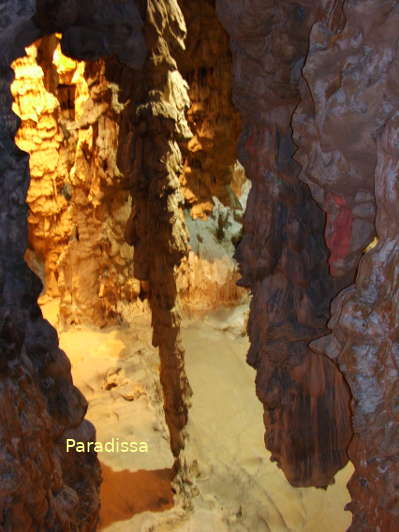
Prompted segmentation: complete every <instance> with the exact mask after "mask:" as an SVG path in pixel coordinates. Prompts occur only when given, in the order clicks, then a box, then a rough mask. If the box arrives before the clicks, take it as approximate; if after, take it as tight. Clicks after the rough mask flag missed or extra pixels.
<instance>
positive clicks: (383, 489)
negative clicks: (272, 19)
mask: <svg viewBox="0 0 399 532" xmlns="http://www.w3.org/2000/svg"><path fill="white" fill-rule="evenodd" d="M341 4H342V3H337V5H336V10H335V21H338V22H339V23H335V24H334V20H332V19H331V17H328V13H327V14H326V15H325V16H323V17H322V18H321V20H320V21H319V22H318V23H317V24H316V25H315V26H314V27H313V29H312V32H311V36H310V49H309V55H308V58H307V61H306V65H305V68H304V77H305V80H306V83H303V84H302V104H301V106H300V107H299V108H298V110H297V112H296V114H295V117H294V131H295V139H296V142H297V143H298V145H299V148H300V149H299V151H298V154H297V156H296V157H297V158H298V160H300V161H301V163H302V164H303V171H302V173H301V178H302V179H303V180H304V181H306V182H307V183H309V186H310V187H311V190H312V193H313V195H314V197H315V198H316V199H317V201H318V202H319V204H320V205H321V207H322V208H323V210H324V211H325V212H326V215H327V225H326V242H327V245H328V247H329V249H330V260H329V262H330V268H331V271H332V273H333V274H334V275H336V276H339V275H343V274H345V273H346V272H349V271H353V270H354V269H355V268H356V267H358V269H357V275H356V282H355V284H354V285H352V286H350V287H349V288H347V289H346V290H344V291H343V292H341V293H340V294H339V296H338V297H337V298H336V299H335V300H334V302H333V304H332V308H331V310H332V317H331V320H330V322H329V328H330V329H331V331H332V334H331V335H329V336H327V337H324V338H322V339H321V340H319V341H317V342H314V343H313V344H312V347H313V348H314V349H315V350H317V351H318V352H321V353H325V354H326V355H328V356H329V357H331V358H332V359H335V360H336V361H337V362H338V364H339V367H340V369H341V370H342V372H343V374H344V376H345V378H346V380H347V382H348V383H349V385H350V389H351V392H352V395H353V400H352V411H353V430H354V438H353V440H352V442H351V445H350V447H349V456H350V458H351V460H352V462H353V464H354V466H355V474H354V475H353V477H352V479H351V481H350V483H349V489H350V493H351V496H352V503H351V504H350V505H349V507H350V509H351V511H352V512H353V522H352V526H351V528H350V530H353V532H355V531H356V532H358V531H360V532H363V531H364V532H365V531H369V530H381V531H394V530H397V529H398V526H399V490H398V475H399V467H398V457H399V452H398V441H399V439H398V434H399V433H398V430H399V424H398V423H399V420H398V407H397V398H398V391H399V388H398V382H399V381H398V359H397V343H396V339H397V330H398V324H397V318H396V314H397V311H396V299H397V294H396V292H397V288H396V286H397V280H396V264H397V260H398V259H397V256H398V241H397V216H396V205H397V201H398V193H397V188H398V126H399V122H398V115H397V109H398V104H399V100H398V98H399V92H398V86H397V77H398V68H397V47H396V41H397V35H398V22H399V10H398V6H397V3H396V2H392V1H386V2H377V1H370V2H364V3H359V2H354V1H347V2H345V4H344V8H345V9H344V11H343V10H342V5H341ZM375 212H376V216H375ZM374 222H375V223H374ZM375 234H376V235H377V238H378V244H377V245H376V246H374V247H372V246H369V248H368V251H367V252H366V253H365V254H363V251H364V248H365V247H366V245H367V244H369V243H370V241H371V240H372V238H373V236H374V235H375ZM375 243H376V242H374V243H373V245H374V244H375ZM359 260H360V262H359Z"/></svg>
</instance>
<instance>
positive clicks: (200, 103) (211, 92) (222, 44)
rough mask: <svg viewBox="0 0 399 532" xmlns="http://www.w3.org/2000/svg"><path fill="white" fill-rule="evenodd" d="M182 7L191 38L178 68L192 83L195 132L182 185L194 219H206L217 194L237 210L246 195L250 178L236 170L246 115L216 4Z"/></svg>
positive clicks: (191, 116) (184, 4)
mask: <svg viewBox="0 0 399 532" xmlns="http://www.w3.org/2000/svg"><path fill="white" fill-rule="evenodd" d="M181 6H182V12H183V15H184V19H185V23H186V25H187V37H186V39H185V50H184V51H183V53H180V54H178V68H179V71H180V72H181V74H182V76H183V77H184V79H185V80H186V81H187V82H188V84H189V91H188V94H189V97H190V107H189V109H188V112H187V120H188V124H189V126H190V128H191V131H192V133H193V135H192V137H191V138H190V139H189V141H188V142H187V143H186V144H185V145H183V146H182V152H183V158H184V167H183V173H182V175H181V183H182V186H183V194H184V198H185V200H186V204H187V205H188V206H190V207H191V214H192V216H193V217H194V218H206V217H207V216H208V215H209V214H210V213H211V212H212V209H213V199H212V198H213V197H214V196H216V197H217V198H218V199H219V200H220V201H221V202H222V203H223V204H225V205H228V206H230V207H232V208H235V207H236V201H237V199H236V198H237V196H239V195H240V194H241V187H242V185H243V181H244V179H245V175H244V174H240V173H239V172H237V171H236V167H235V163H236V159H237V140H238V135H239V132H240V117H239V113H238V112H237V110H236V109H235V107H234V106H233V103H232V98H231V88H232V83H231V80H232V68H231V66H232V59H231V51H230V46H229V38H228V34H227V33H226V31H225V30H224V28H223V26H222V25H221V23H220V21H219V19H218V17H217V15H216V12H215V2H214V0H202V1H201V2H187V1H182V2H181ZM243 178H244V179H243Z"/></svg>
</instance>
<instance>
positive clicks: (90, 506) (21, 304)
mask: <svg viewBox="0 0 399 532" xmlns="http://www.w3.org/2000/svg"><path fill="white" fill-rule="evenodd" d="M47 4H48V3H47ZM72 4H73V5H72ZM93 4H95V2H94V3H91V6H92V5H93ZM107 5H108V8H107V9H105V10H104V12H103V13H100V15H102V14H104V16H105V17H107V16H108V15H109V14H110V6H111V5H113V7H114V8H115V7H117V8H118V9H119V11H118V12H119V15H121V14H122V15H123V13H124V10H125V9H126V8H127V4H126V3H124V7H123V6H121V5H120V3H119V2H118V3H116V2H107ZM132 6H133V9H134V10H135V6H134V4H130V5H129V7H130V8H131V7H132ZM35 7H36V6H35V3H34V2H31V1H30V0H6V1H5V2H2V4H1V6H0V50H1V52H0V72H1V76H0V101H1V107H0V144H1V150H0V151H1V156H0V166H1V180H0V219H1V227H2V230H1V233H0V294H1V298H0V339H1V346H2V349H1V355H0V395H1V404H2V414H1V421H0V440H1V441H0V449H1V451H0V470H1V475H0V494H1V495H0V510H1V511H0V516H1V517H0V527H1V528H2V529H4V530H26V531H37V530H82V531H91V530H95V529H96V525H97V520H98V507H99V499H98V489H99V482H100V473H99V467H98V462H97V458H96V456H95V454H92V453H89V454H87V453H84V454H81V455H78V454H76V453H71V454H66V452H65V439H66V438H67V437H74V438H75V439H79V440H83V441H85V440H86V441H87V440H93V439H95V434H94V428H93V427H92V426H91V425H90V424H89V423H88V422H86V421H84V415H85V413H86V408H87V405H86V401H85V399H84V398H83V397H82V395H81V394H80V392H79V391H78V390H77V389H76V388H75V387H74V386H73V383H72V379H71V372H70V365H69V362H68V359H67V358H66V356H65V354H64V353H63V352H62V351H61V350H60V349H59V347H58V339H57V334H56V332H55V330H54V329H53V328H52V327H51V326H50V325H49V323H48V322H47V321H45V320H43V318H42V314H41V311H40V309H39V307H38V304H37V298H38V296H39V294H40V291H41V283H40V281H39V279H38V277H37V276H36V275H35V274H33V272H32V271H31V270H30V269H29V268H28V266H27V265H26V263H25V260H24V255H25V251H26V248H27V246H28V226H27V218H28V208H27V204H26V195H27V192H28V186H29V164H28V156H27V154H26V153H24V152H22V151H21V150H20V149H18V148H17V147H16V145H15V143H14V137H15V135H16V132H17V130H18V126H19V120H18V118H17V116H16V115H15V114H14V113H13V111H12V103H13V99H12V94H11V91H10V86H11V83H12V82H13V79H14V72H13V70H12V69H11V67H10V65H11V62H12V61H14V60H15V59H17V58H18V57H21V56H23V55H24V53H25V52H24V49H25V47H26V46H29V45H30V44H31V43H32V42H34V41H35V40H37V39H38V38H40V37H41V36H43V34H45V33H53V32H54V31H62V30H63V29H65V28H69V29H70V30H71V31H72V34H75V36H77V32H76V26H75V29H72V28H73V23H74V22H76V21H77V11H78V9H79V5H78V3H77V2H72V3H70V2H68V7H69V8H70V9H69V10H66V11H65V10H64V11H63V10H62V7H63V6H59V4H58V3H57V6H56V7H58V9H60V7H61V9H60V12H59V13H58V15H59V16H58V17H56V18H57V24H56V26H57V28H55V29H53V27H49V26H46V20H43V19H46V17H47V16H48V15H49V14H51V13H54V9H48V10H47V11H45V12H44V11H43V9H44V10H46V8H48V7H49V5H46V2H40V1H39V2H37V7H38V9H39V13H38V18H36V19H34V16H35ZM51 7H52V8H54V3H53V4H52V6H51ZM82 7H84V6H80V8H81V9H82ZM40 10H42V11H40ZM62 11H63V12H62ZM111 11H112V9H111ZM134 12H135V13H136V14H137V11H134ZM74 14H75V15H76V17H75V16H74ZM36 15H37V13H36ZM71 16H72V18H71ZM100 18H101V16H100ZM107 22H108V24H110V22H111V21H110V19H109V18H108V20H107ZM137 22H138V21H137V19H136V20H135V22H134V23H133V26H134V25H135V24H137ZM96 23H97V24H99V20H98V18H97V21H96ZM96 23H94V24H93V28H92V29H91V31H92V33H93V32H94V33H96V30H95V27H96ZM50 26H51V24H50ZM118 26H119V27H120V26H121V19H120V18H119V19H117V20H115V19H114V25H113V26H112V24H110V25H109V26H108V29H107V28H104V27H101V30H100V34H101V39H102V42H103V43H106V44H107V46H108V45H109V46H111V44H112V46H113V49H114V50H115V51H117V43H115V38H114V37H115V36H114V37H113V35H112V31H111V30H112V29H114V30H115V33H116V34H117V33H118ZM80 29H81V31H82V32H84V23H83V22H82V21H81V22H80ZM124 29H125V30H126V29H128V30H129V29H130V30H131V29H132V28H131V27H130V26H129V24H125V25H124ZM135 29H136V30H138V35H140V29H139V25H138V26H137V25H136V27H135ZM141 37H142V36H141ZM71 40H72V39H71V33H69V41H71ZM133 41H134V44H136V45H137V42H139V43H140V42H142V40H140V39H138V40H137V38H136V39H133ZM74 42H75V45H76V46H75V48H76V50H78V51H79V49H80V52H82V49H81V44H82V43H81V40H79V39H78V38H76V40H75V41H74ZM128 44H129V43H125V44H124V46H125V48H124V51H125V52H127V53H128V55H131V60H133V59H135V60H136V61H134V62H135V63H136V64H137V65H138V64H139V63H140V55H141V57H143V56H144V54H145V50H144V49H140V53H136V55H134V54H131V52H132V50H134V46H133V44H132V46H131V47H129V45H128ZM84 48H85V50H83V52H85V53H86V52H87V46H86V45H85V47H84ZM83 52H82V53H80V54H79V55H81V56H84V55H85V53H83ZM82 58H84V57H82Z"/></svg>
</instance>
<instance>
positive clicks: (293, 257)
mask: <svg viewBox="0 0 399 532" xmlns="http://www.w3.org/2000/svg"><path fill="white" fill-rule="evenodd" d="M217 5H218V13H219V16H220V18H221V20H222V21H223V23H224V24H225V26H226V28H227V30H228V31H229V33H230V35H231V38H232V51H233V69H234V80H233V94H234V102H235V104H236V105H237V107H238V109H239V110H240V112H241V117H242V122H243V126H242V133H241V140H240V152H239V155H240V159H241V162H242V163H243V165H244V167H245V170H246V173H247V175H248V177H249V178H250V179H251V181H252V188H251V191H250V194H249V198H248V205H247V211H246V215H245V220H244V234H243V238H242V240H241V243H240V245H239V248H238V259H239V262H240V268H241V273H242V279H241V281H240V284H241V285H243V286H247V287H248V288H250V290H251V292H252V294H253V298H252V302H251V313H250V319H249V326H248V332H249V336H250V340H251V349H250V352H249V354H248V362H249V363H250V364H251V365H252V366H254V367H255V368H256V370H257V378H256V389H257V394H258V396H259V398H260V400H261V401H262V402H263V404H264V408H265V425H266V427H267V431H266V436H265V439H266V445H267V447H268V449H269V450H270V451H271V452H272V456H273V458H274V459H275V460H276V461H277V462H278V463H279V465H281V467H282V468H283V470H284V472H285V474H286V475H287V478H288V479H289V480H290V482H291V483H292V484H294V485H298V486H299V485H305V486H306V485H315V486H326V485H327V484H328V483H329V482H331V480H332V478H333V476H334V474H335V472H336V471H337V470H338V469H340V468H341V467H342V466H343V465H344V464H345V463H346V461H347V454H346V448H347V445H348V443H349V440H350V437H351V428H350V413H349V393H348V390H347V386H346V384H345V382H344V380H343V378H342V375H341V374H340V372H339V371H338V370H337V368H336V367H335V366H334V364H333V363H332V362H330V361H329V360H328V359H327V358H325V357H323V356H321V355H319V354H315V353H313V352H312V351H311V350H310V349H309V347H308V344H309V342H310V341H312V340H313V339H315V338H318V337H319V336H322V335H323V334H325V333H326V322H327V319H328V311H329V308H328V306H329V303H330V300H331V298H332V297H333V295H334V293H335V292H336V290H337V285H336V284H335V283H334V282H333V280H332V279H331V278H330V276H329V274H328V270H327V264H326V262H327V252H326V247H325V244H324V241H323V234H322V231H323V217H322V213H321V211H320V209H319V208H318V206H317V205H316V203H315V202H314V200H313V199H312V197H311V195H310V193H309V190H308V188H307V187H306V186H304V185H303V184H302V183H301V181H299V179H298V173H299V170H300V168H299V166H298V164H297V163H296V162H295V161H294V159H293V157H292V156H293V153H294V151H295V146H294V143H293V140H292V131H291V127H290V121H291V116H292V113H293V111H294V109H295V107H296V106H297V105H298V103H299V91H298V82H299V80H300V74H301V67H302V65H303V62H304V58H305V55H306V52H307V38H308V32H309V30H310V27H311V24H312V22H313V15H312V14H311V13H310V12H309V10H305V9H304V8H302V7H300V6H299V5H293V4H291V3H290V2H282V3H280V4H279V5H278V6H277V5H276V3H275V2H267V3H266V5H265V2H255V1H254V2H236V3H234V6H233V5H231V4H229V3H228V2H224V1H219V2H217ZM260 43H262V45H261V44H260Z"/></svg>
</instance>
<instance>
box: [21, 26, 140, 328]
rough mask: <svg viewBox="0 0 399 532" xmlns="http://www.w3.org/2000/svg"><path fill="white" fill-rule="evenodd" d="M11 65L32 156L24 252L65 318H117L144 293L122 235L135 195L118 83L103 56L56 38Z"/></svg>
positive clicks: (77, 320) (23, 133) (66, 321)
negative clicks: (129, 183)
mask: <svg viewBox="0 0 399 532" xmlns="http://www.w3.org/2000/svg"><path fill="white" fill-rule="evenodd" d="M39 63H40V64H39ZM13 68H14V69H15V71H16V80H15V81H14V83H13V85H12V92H13V95H14V102H15V103H14V111H15V112H16V113H17V114H18V115H19V116H20V117H21V118H22V123H21V127H20V129H19V131H18V134H17V137H16V142H17V145H18V146H19V147H20V148H21V149H23V150H24V151H27V152H28V153H30V155H31V157H30V161H29V164H30V173H31V184H30V187H29V193H28V204H29V209H30V214H29V219H28V221H29V249H28V251H27V255H26V258H27V260H28V263H29V265H30V266H31V267H32V268H33V269H34V271H36V272H37V273H38V274H39V275H40V276H41V278H42V281H43V283H44V285H45V293H44V296H43V297H42V298H41V301H44V298H49V297H53V298H54V297H59V298H60V302H61V308H60V310H61V312H60V315H61V316H60V317H61V320H62V323H63V324H65V325H69V324H73V323H74V324H79V323H90V324H93V325H100V326H103V325H106V324H109V323H112V321H113V320H115V319H117V318H119V317H120V312H121V304H125V305H127V304H128V303H129V304H130V303H137V306H139V302H138V301H137V298H138V296H139V294H140V290H141V287H140V282H139V281H138V280H137V279H134V277H133V275H132V266H131V264H132V260H133V249H132V247H131V246H129V245H128V244H127V243H126V241H125V234H124V233H125V228H126V224H127V221H128V219H129V216H130V213H131V201H130V197H129V192H128V190H127V187H126V182H125V181H126V180H124V176H122V175H121V173H120V172H119V170H118V168H117V166H116V160H115V159H116V151H117V142H118V135H119V125H118V115H119V113H120V111H121V109H122V107H121V106H120V105H119V104H118V95H117V88H116V86H112V85H110V84H108V83H107V81H106V79H105V76H104V63H103V61H101V60H99V61H96V62H92V63H90V64H86V63H84V62H78V61H74V60H72V59H69V58H67V57H65V56H64V55H62V53H61V50H60V45H59V41H58V39H57V38H56V37H55V36H53V37H50V38H45V39H42V40H41V41H40V42H38V43H37V44H36V45H32V46H31V47H30V48H29V49H28V55H27V56H26V57H23V58H20V59H18V60H17V61H15V62H14V64H13ZM45 85H46V86H45Z"/></svg>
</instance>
